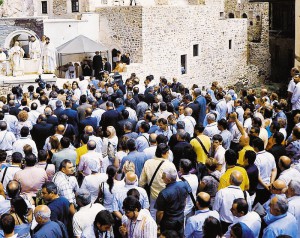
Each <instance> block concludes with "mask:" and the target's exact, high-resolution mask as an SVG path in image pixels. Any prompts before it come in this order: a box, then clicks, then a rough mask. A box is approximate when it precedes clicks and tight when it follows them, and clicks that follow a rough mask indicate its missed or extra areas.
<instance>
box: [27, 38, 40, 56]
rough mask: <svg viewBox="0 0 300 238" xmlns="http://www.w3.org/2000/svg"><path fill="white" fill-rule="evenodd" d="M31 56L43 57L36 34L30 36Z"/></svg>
mask: <svg viewBox="0 0 300 238" xmlns="http://www.w3.org/2000/svg"><path fill="white" fill-rule="evenodd" d="M29 57H30V59H38V58H40V57H41V44H40V42H39V41H37V40H36V38H35V36H31V37H30V41H29Z"/></svg>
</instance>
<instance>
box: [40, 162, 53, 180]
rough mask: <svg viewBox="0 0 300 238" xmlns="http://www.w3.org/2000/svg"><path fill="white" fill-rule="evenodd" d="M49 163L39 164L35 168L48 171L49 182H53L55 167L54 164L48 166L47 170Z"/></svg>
mask: <svg viewBox="0 0 300 238" xmlns="http://www.w3.org/2000/svg"><path fill="white" fill-rule="evenodd" d="M46 165H47V162H38V163H37V164H36V165H35V167H37V168H42V169H44V170H45V171H46V173H47V176H48V182H51V181H52V178H53V176H54V174H55V165H54V164H48V166H47V169H46Z"/></svg>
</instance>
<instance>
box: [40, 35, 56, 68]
mask: <svg viewBox="0 0 300 238" xmlns="http://www.w3.org/2000/svg"><path fill="white" fill-rule="evenodd" d="M55 69H56V49H55V47H54V46H53V45H52V44H51V43H50V38H49V37H46V44H45V45H44V49H43V70H44V73H45V74H54V72H55Z"/></svg>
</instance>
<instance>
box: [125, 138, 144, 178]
mask: <svg viewBox="0 0 300 238" xmlns="http://www.w3.org/2000/svg"><path fill="white" fill-rule="evenodd" d="M127 148H128V150H129V153H128V155H127V156H125V157H124V158H123V159H122V163H121V166H120V168H123V166H124V164H125V162H126V161H130V162H132V163H134V166H135V174H136V175H137V176H138V178H139V177H140V175H141V173H142V170H143V167H144V164H145V161H146V160H147V156H146V154H145V153H144V152H138V151H137V150H136V143H135V140H134V139H129V140H128V141H127Z"/></svg>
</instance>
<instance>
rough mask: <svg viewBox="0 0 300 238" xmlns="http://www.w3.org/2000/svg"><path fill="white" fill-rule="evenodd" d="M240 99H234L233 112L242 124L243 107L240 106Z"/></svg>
mask: <svg viewBox="0 0 300 238" xmlns="http://www.w3.org/2000/svg"><path fill="white" fill-rule="evenodd" d="M242 103H243V102H242V100H241V99H236V100H235V101H234V107H235V112H236V113H237V115H238V120H239V121H240V122H241V123H242V124H244V109H243V108H242Z"/></svg>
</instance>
